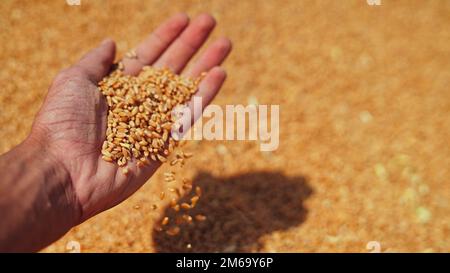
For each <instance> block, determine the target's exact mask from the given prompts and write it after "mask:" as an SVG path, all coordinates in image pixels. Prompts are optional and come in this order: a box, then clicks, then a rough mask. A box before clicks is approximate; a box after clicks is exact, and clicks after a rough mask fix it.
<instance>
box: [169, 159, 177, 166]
mask: <svg viewBox="0 0 450 273" xmlns="http://www.w3.org/2000/svg"><path fill="white" fill-rule="evenodd" d="M177 163H178V159H174V160H172V161H170V165H171V166H174V165H175V164H177Z"/></svg>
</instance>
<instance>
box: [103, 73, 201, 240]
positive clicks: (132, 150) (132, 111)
mask: <svg viewBox="0 0 450 273" xmlns="http://www.w3.org/2000/svg"><path fill="white" fill-rule="evenodd" d="M201 78H202V76H201V77H199V78H196V79H190V78H187V77H183V76H180V75H177V74H174V73H172V72H171V71H170V70H168V69H156V68H153V67H150V66H146V67H144V68H143V69H142V71H141V73H140V74H139V75H138V76H131V75H125V74H124V73H123V66H122V65H121V64H119V66H118V67H117V69H115V70H113V71H112V72H111V73H110V74H109V75H108V76H107V77H105V78H104V79H103V80H102V81H100V82H99V85H98V86H99V90H100V91H101V93H102V94H103V95H104V96H105V97H106V101H107V104H108V118H107V120H108V122H107V130H106V140H105V141H104V143H103V146H102V157H103V159H104V160H105V161H108V162H116V163H117V164H118V165H119V166H120V167H122V171H123V173H124V174H128V168H127V167H126V165H127V162H129V161H131V160H132V158H134V159H135V160H136V162H137V163H136V164H137V166H138V167H139V168H141V167H143V166H144V165H146V164H148V163H149V162H150V161H160V162H163V163H164V162H166V161H167V160H168V158H169V156H171V154H172V153H173V152H174V150H175V149H176V148H178V149H179V146H180V145H179V141H178V139H175V138H174V137H173V136H172V135H171V134H170V132H171V128H172V126H173V125H174V124H175V123H176V121H177V117H175V116H173V115H172V113H173V110H174V109H175V107H177V106H180V105H184V104H185V103H187V102H188V101H189V100H190V99H191V97H192V95H193V94H194V93H195V92H196V91H197V88H198V85H199V83H200V80H201ZM191 156H192V155H191V154H189V153H184V152H183V151H177V152H176V155H175V158H174V159H173V160H172V161H171V162H170V165H172V166H173V165H177V164H180V165H184V162H185V160H186V159H187V158H189V157H191ZM164 175H165V180H166V181H167V182H171V181H174V180H175V173H174V172H167V173H165V174H164ZM182 189H183V192H185V193H189V192H191V189H192V184H191V182H190V181H188V180H187V179H183V186H182ZM168 190H169V191H170V192H174V193H175V194H177V197H181V191H180V189H174V188H168ZM194 194H195V195H194V196H193V197H192V198H191V203H182V204H177V200H176V199H175V198H174V199H172V200H171V202H170V205H171V207H172V208H173V209H174V210H175V211H177V212H178V211H181V210H183V211H187V210H189V209H191V208H193V207H194V206H195V205H196V203H197V202H198V199H199V197H200V195H201V189H200V188H198V187H197V188H196V189H195V191H194ZM165 195H166V193H165V192H161V195H160V199H161V200H163V199H164V197H165ZM153 208H154V209H156V208H157V206H156V205H155V204H154V205H153ZM180 219H181V221H180ZM193 219H196V220H198V221H203V220H205V216H203V215H195V216H194V218H193V217H192V216H190V215H188V214H187V213H184V214H183V215H182V216H181V217H178V218H177V220H176V221H175V220H174V221H173V222H175V223H174V224H175V225H171V227H170V228H168V229H167V230H166V233H167V234H168V235H172V236H173V235H177V234H178V233H179V231H180V228H179V224H181V223H182V222H186V223H191V222H192V220H193ZM169 222H170V219H169V218H168V217H164V218H163V220H162V221H161V223H160V225H157V226H158V229H159V230H163V228H162V227H163V226H168V225H169Z"/></svg>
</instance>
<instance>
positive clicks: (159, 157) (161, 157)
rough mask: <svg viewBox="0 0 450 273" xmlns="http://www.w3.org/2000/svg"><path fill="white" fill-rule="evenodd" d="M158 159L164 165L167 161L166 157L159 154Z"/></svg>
mask: <svg viewBox="0 0 450 273" xmlns="http://www.w3.org/2000/svg"><path fill="white" fill-rule="evenodd" d="M156 157H158V160H159V161H161V162H163V163H164V162H166V161H167V159H166V158H165V157H164V156H162V155H160V154H157V155H156Z"/></svg>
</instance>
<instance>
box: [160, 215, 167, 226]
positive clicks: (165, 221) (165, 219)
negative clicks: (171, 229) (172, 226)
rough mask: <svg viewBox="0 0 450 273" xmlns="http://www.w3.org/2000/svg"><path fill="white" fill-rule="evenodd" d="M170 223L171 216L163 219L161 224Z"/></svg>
mask: <svg viewBox="0 0 450 273" xmlns="http://www.w3.org/2000/svg"><path fill="white" fill-rule="evenodd" d="M168 223H169V217H167V216H166V217H164V219H163V220H162V221H161V225H163V226H165V225H167V224H168Z"/></svg>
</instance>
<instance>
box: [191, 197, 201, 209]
mask: <svg viewBox="0 0 450 273" xmlns="http://www.w3.org/2000/svg"><path fill="white" fill-rule="evenodd" d="M199 198H200V197H198V196H194V197H192V198H191V206H192V207H195V205H197V202H198V199H199Z"/></svg>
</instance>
